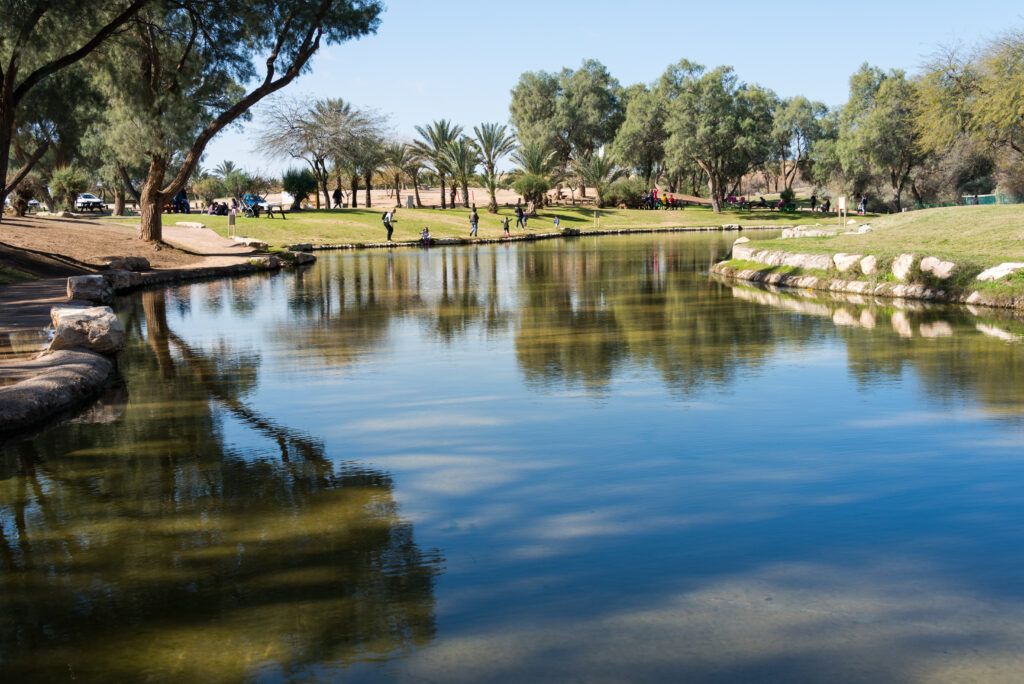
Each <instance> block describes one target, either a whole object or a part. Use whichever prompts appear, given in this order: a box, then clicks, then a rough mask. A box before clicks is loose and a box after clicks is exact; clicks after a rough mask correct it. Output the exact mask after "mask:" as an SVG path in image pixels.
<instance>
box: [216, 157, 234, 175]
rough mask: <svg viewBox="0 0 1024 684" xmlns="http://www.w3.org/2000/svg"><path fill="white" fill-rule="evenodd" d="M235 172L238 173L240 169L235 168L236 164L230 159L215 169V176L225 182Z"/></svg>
mask: <svg viewBox="0 0 1024 684" xmlns="http://www.w3.org/2000/svg"><path fill="white" fill-rule="evenodd" d="M235 171H238V167H237V166H235V162H233V161H231V160H230V159H225V160H224V161H222V162H221V163H220V164H217V166H215V167H213V175H215V176H217V178H220V179H221V180H224V179H225V178H227V177H228V175H229V174H231V173H234V172H235Z"/></svg>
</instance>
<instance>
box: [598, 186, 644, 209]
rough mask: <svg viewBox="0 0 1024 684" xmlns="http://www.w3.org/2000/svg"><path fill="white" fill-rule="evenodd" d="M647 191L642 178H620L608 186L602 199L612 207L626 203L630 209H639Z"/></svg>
mask: <svg viewBox="0 0 1024 684" xmlns="http://www.w3.org/2000/svg"><path fill="white" fill-rule="evenodd" d="M646 191H647V188H646V186H645V185H644V181H643V179H642V178H620V179H619V180H617V181H615V182H614V183H612V184H611V185H609V186H608V190H606V191H605V193H604V197H603V198H602V199H603V200H604V201H605V204H606V205H608V206H610V207H617V206H619V205H622V204H624V205H626V208H628V209H638V208H639V207H640V201H641V199H642V198H643V195H644V193H645V192H646Z"/></svg>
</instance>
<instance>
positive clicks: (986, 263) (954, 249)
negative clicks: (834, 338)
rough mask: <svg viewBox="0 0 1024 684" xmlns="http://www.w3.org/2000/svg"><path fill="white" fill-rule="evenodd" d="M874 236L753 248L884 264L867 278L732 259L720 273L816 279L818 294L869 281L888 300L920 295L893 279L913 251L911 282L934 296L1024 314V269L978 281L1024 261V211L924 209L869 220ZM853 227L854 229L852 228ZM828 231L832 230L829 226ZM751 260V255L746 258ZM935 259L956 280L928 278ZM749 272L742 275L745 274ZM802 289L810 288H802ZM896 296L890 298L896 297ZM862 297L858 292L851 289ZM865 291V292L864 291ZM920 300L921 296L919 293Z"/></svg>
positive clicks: (782, 280)
mask: <svg viewBox="0 0 1024 684" xmlns="http://www.w3.org/2000/svg"><path fill="white" fill-rule="evenodd" d="M868 222H870V224H871V227H872V231H871V232H868V233H861V234H851V235H835V236H832V237H805V238H797V239H782V238H775V239H770V240H756V241H754V242H752V243H750V245H751V246H752V247H754V248H756V249H770V250H780V251H784V252H788V253H790V254H838V253H847V254H860V255H872V256H874V257H876V259H877V268H878V270H877V272H875V273H872V274H871V275H865V274H863V273H862V272H861V269H860V268H859V266H855V267H853V268H850V269H849V270H847V271H846V272H844V273H838V272H837V271H836V270H835V269H829V271H828V272H824V271H817V270H814V269H807V268H792V267H788V266H768V265H765V264H762V263H755V262H751V261H743V260H739V259H733V260H731V261H729V262H726V263H725V264H722V265H720V266H719V267H716V268H717V272H719V273H722V274H725V275H731V276H734V277H736V276H738V277H741V278H749V279H753V280H763V281H765V282H776V283H778V284H783V285H787V286H790V284H791V283H792V282H797V280H796V279H798V278H799V277H800V276H810V275H812V276H815V277H816V278H818V279H819V280H820V282H819V283H817V284H813V285H806V286H807V287H813V288H815V289H819V288H822V289H828V288H830V287H835V286H840V287H853V285H849V286H846V285H842V284H841V283H837V282H835V281H834V280H833V279H835V280H837V281H846V282H847V283H849V282H852V281H862V282H864V283H868V284H871V285H872V286H878V288H877V289H873V290H872V291H873V292H875V293H876V294H883V295H886V296H910V297H914V296H916V295H915V294H913V293H912V292H916V291H912V292H911V293H908V291H906V290H905V289H903V290H901V289H900V287H897V286H898V285H900V283H901V281H899V280H898V279H897V278H896V277H895V276H894V275H893V273H892V270H891V268H892V264H893V262H894V261H895V258H896V257H897V256H898V255H899V254H906V253H912V254H913V255H914V257H915V258H914V261H913V264H912V265H911V268H910V271H909V273H908V275H907V278H906V283H908V284H912V285H915V286H920V287H923V288H926V289H930V290H933V291H934V292H932V293H930V294H928V293H926V294H925V296H927V297H931V296H935V297H938V298H942V299H945V300H947V301H959V299H960V298H961V297H962V296H963V295H966V294H969V293H976V295H978V296H981V297H983V300H984V301H983V302H982V303H986V304H988V305H991V306H1010V307H1013V308H1018V309H1019V308H1021V306H1022V303H1024V299H1022V296H1024V271H1017V272H1016V273H1013V274H1012V275H1009V276H1007V277H1004V278H1001V279H1000V280H997V281H987V282H981V281H978V280H977V279H976V277H977V276H978V274H980V273H981V272H982V271H983V270H985V269H986V268H989V267H991V266H994V265H997V264H1000V263H1004V262H1019V263H1024V205H1009V206H967V207H943V208H939V209H929V210H925V211H915V212H908V213H904V214H894V215H890V216H879V217H875V218H872V219H870V220H869V221H868ZM851 227H852V226H851ZM822 228H829V226H827V225H823V226H822ZM744 256H745V255H744ZM927 256H934V257H939V258H940V259H942V260H945V261H951V262H953V263H954V264H955V268H954V269H953V271H952V274H951V275H950V276H949V277H947V278H944V279H939V278H938V277H936V276H935V275H934V274H933V273H925V272H922V270H921V267H920V260H921V259H922V258H923V257H927ZM741 272H744V274H743V275H740V274H741ZM800 286H801V287H803V286H804V285H800ZM890 290H891V291H892V294H887V293H888V292H889V291H890ZM847 291H855V290H852V289H850V290H847ZM857 291H860V290H857ZM919 294H920V293H919Z"/></svg>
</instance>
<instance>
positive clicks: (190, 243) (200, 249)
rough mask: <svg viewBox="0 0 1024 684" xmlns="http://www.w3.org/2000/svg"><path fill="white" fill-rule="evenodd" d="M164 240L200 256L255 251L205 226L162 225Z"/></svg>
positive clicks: (230, 254)
mask: <svg viewBox="0 0 1024 684" xmlns="http://www.w3.org/2000/svg"><path fill="white" fill-rule="evenodd" d="M164 242H167V243H168V244H171V245H174V246H175V247H180V248H181V249H184V250H188V251H189V252H192V253H193V254H200V255H202V256H223V257H237V256H241V257H244V256H246V255H248V254H252V253H253V252H254V251H255V250H254V249H253V248H252V247H247V246H246V245H243V244H239V243H237V242H235V241H234V240H229V239H228V238H226V237H221V236H220V235H218V234H217V233H215V232H214V231H212V230H210V229H209V228H206V227H203V228H183V227H181V226H164Z"/></svg>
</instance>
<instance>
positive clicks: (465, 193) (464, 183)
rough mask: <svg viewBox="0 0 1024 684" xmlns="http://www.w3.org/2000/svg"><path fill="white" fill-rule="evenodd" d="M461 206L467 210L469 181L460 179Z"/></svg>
mask: <svg viewBox="0 0 1024 684" xmlns="http://www.w3.org/2000/svg"><path fill="white" fill-rule="evenodd" d="M462 206H463V207H464V208H466V209H469V181H467V180H466V179H465V178H463V179H462Z"/></svg>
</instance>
